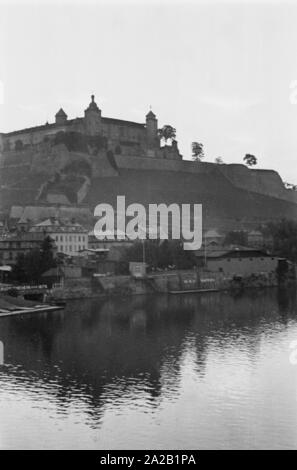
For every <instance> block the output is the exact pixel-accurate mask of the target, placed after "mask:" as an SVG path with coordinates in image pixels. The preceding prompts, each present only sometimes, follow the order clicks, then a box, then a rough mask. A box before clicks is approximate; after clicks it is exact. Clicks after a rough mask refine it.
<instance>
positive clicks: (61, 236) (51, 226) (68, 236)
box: [30, 217, 88, 256]
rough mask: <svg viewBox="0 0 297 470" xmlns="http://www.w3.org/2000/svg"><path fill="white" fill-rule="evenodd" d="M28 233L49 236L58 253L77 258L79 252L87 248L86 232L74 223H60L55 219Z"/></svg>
mask: <svg viewBox="0 0 297 470" xmlns="http://www.w3.org/2000/svg"><path fill="white" fill-rule="evenodd" d="M30 232H43V233H46V234H49V235H50V236H51V238H52V239H53V240H54V241H55V243H56V246H57V252H58V253H64V254H66V255H69V256H77V255H78V254H79V251H81V250H84V249H87V248H88V231H87V229H85V228H84V227H83V226H82V225H80V224H78V223H77V222H75V221H71V222H68V221H63V222H62V221H61V220H59V219H57V218H56V217H51V218H49V219H46V220H44V221H43V222H40V223H39V224H36V225H34V226H33V227H32V228H31V229H30Z"/></svg>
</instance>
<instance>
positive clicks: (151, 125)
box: [146, 110, 159, 149]
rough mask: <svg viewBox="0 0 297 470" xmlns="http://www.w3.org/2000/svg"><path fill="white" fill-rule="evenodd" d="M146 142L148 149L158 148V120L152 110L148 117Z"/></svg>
mask: <svg viewBox="0 0 297 470" xmlns="http://www.w3.org/2000/svg"><path fill="white" fill-rule="evenodd" d="M146 140H147V146H148V148H150V149H151V148H155V147H157V146H158V143H159V139H158V120H157V118H156V116H155V114H154V113H153V112H152V110H150V111H149V112H148V114H147V115H146Z"/></svg>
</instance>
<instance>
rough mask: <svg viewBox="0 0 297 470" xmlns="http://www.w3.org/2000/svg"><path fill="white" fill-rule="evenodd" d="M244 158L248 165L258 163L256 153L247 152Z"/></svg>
mask: <svg viewBox="0 0 297 470" xmlns="http://www.w3.org/2000/svg"><path fill="white" fill-rule="evenodd" d="M243 160H244V162H245V163H246V164H247V166H255V165H257V163H258V162H257V159H256V157H255V155H251V154H250V153H247V154H246V155H245V157H244V158H243Z"/></svg>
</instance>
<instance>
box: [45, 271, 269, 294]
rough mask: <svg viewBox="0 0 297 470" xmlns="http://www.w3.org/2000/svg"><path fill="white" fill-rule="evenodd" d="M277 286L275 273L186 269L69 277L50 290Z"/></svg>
mask: <svg viewBox="0 0 297 470" xmlns="http://www.w3.org/2000/svg"><path fill="white" fill-rule="evenodd" d="M277 285H278V280H277V276H276V273H259V274H253V275H251V276H247V277H242V276H233V277H226V276H224V275H223V273H213V272H212V273H211V272H200V271H198V270H183V271H163V272H158V273H152V274H148V275H147V276H146V277H144V278H134V277H132V276H128V275H125V276H124V275H122V276H98V277H93V278H80V279H66V280H65V282H64V283H63V286H60V287H54V288H53V289H52V290H51V295H52V296H53V298H54V299H57V300H67V299H81V298H98V297H99V298H100V297H114V296H125V297H126V296H133V295H146V294H153V293H173V292H174V293H176V292H179V291H180V292H186V291H200V292H204V291H209V290H213V291H222V290H234V289H240V290H242V289H247V288H263V287H276V286H277Z"/></svg>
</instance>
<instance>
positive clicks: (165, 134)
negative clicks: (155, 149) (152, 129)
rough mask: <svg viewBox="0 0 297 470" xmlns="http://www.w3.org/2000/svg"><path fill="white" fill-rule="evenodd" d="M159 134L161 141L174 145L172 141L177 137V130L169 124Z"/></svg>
mask: <svg viewBox="0 0 297 470" xmlns="http://www.w3.org/2000/svg"><path fill="white" fill-rule="evenodd" d="M158 134H159V137H160V139H161V140H162V141H163V142H164V143H165V144H167V142H168V140H170V142H171V143H172V141H173V140H174V139H175V137H176V129H174V127H172V126H170V125H169V124H166V125H165V126H163V127H162V129H159V130H158Z"/></svg>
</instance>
